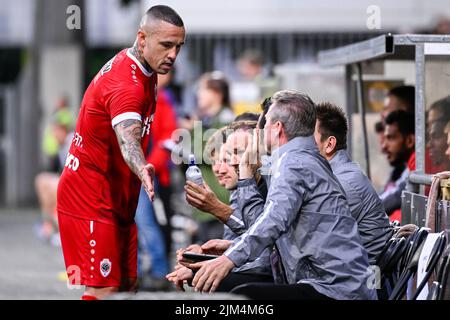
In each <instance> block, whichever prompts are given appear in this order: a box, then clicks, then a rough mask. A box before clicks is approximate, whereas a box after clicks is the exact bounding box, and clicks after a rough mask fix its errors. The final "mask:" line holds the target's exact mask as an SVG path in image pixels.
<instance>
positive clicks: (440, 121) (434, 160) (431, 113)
mask: <svg viewBox="0 0 450 320" xmlns="http://www.w3.org/2000/svg"><path fill="white" fill-rule="evenodd" d="M448 121H450V96H447V97H445V98H443V99H439V100H437V101H435V102H434V103H433V104H431V106H430V108H429V109H428V111H427V153H426V160H425V171H426V173H430V174H432V173H437V172H442V171H446V170H448V169H449V168H450V161H449V160H448V159H447V157H446V156H445V150H446V149H447V137H446V136H445V133H444V129H445V126H446V124H447V122H448Z"/></svg>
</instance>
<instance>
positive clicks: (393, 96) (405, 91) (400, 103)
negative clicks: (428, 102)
mask: <svg viewBox="0 0 450 320" xmlns="http://www.w3.org/2000/svg"><path fill="white" fill-rule="evenodd" d="M414 106H415V89H414V87H413V86H399V87H394V88H392V89H391V90H390V91H389V93H388V94H387V96H386V99H385V101H384V107H383V110H382V111H381V113H380V116H381V120H380V121H378V122H377V123H375V132H376V133H377V136H378V140H379V142H380V147H381V146H382V145H383V141H384V127H385V119H386V116H387V115H388V114H389V113H391V112H392V111H396V110H404V111H407V112H410V113H412V114H414ZM381 152H383V153H384V152H385V150H383V149H382V148H381ZM403 169H404V168H397V170H401V171H402V170H403Z"/></svg>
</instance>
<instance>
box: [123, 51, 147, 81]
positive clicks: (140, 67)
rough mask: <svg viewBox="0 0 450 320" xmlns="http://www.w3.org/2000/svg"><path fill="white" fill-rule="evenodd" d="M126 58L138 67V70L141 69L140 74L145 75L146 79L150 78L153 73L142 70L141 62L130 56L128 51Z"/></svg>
mask: <svg viewBox="0 0 450 320" xmlns="http://www.w3.org/2000/svg"><path fill="white" fill-rule="evenodd" d="M127 56H128V58H130V59H131V60H133V61H134V62H135V63H136V64H137V65H138V66H139V69H141V71H142V73H143V74H145V75H146V76H147V77H150V76H151V75H152V74H153V72H148V70H147V69H145V68H144V66H143V65H142V64H141V62H140V61H139V60H138V59H136V57H135V56H133V55H132V54H131V52H130V49H128V50H127Z"/></svg>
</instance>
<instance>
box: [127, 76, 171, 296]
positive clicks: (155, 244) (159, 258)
mask: <svg viewBox="0 0 450 320" xmlns="http://www.w3.org/2000/svg"><path fill="white" fill-rule="evenodd" d="M170 79H171V73H170V72H169V73H167V74H165V75H162V74H159V75H158V100H157V104H156V111H155V120H156V121H154V122H153V127H152V138H151V140H150V144H149V146H148V148H147V150H145V151H146V152H147V154H148V155H147V161H148V162H149V163H151V164H153V166H154V167H155V200H154V202H153V203H155V202H156V201H158V200H161V201H162V203H163V209H164V210H162V211H163V212H161V213H162V214H163V215H164V219H162V220H163V222H164V223H163V224H160V222H159V221H158V219H157V215H156V213H155V207H154V205H153V203H152V202H151V201H150V199H149V197H148V196H147V194H146V192H145V190H144V189H143V188H141V192H140V195H139V203H138V207H137V209H136V217H135V220H136V224H137V227H138V240H139V255H138V257H139V259H138V260H139V274H140V278H141V281H140V282H141V283H140V287H141V288H142V289H143V290H149V291H157V290H166V289H168V285H167V281H166V280H165V275H166V274H167V273H168V272H169V254H170V252H171V245H172V239H171V238H172V234H171V233H172V228H171V217H172V207H171V202H170V197H171V194H172V190H171V185H170V182H171V181H170V170H171V159H170V153H169V151H168V150H166V149H165V148H164V146H163V143H164V142H165V141H166V140H169V139H170V138H171V136H172V132H173V131H174V130H175V129H176V116H175V111H174V106H173V102H172V100H171V98H170V95H169V94H168V92H167V91H166V90H165V87H166V86H167V85H168V83H169V82H170ZM158 119H160V120H162V119H164V121H158ZM143 252H145V253H147V254H148V255H149V256H150V261H151V267H150V270H149V272H148V273H147V274H144V273H143V272H144V270H142V254H143Z"/></svg>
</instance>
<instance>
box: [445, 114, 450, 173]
mask: <svg viewBox="0 0 450 320" xmlns="http://www.w3.org/2000/svg"><path fill="white" fill-rule="evenodd" d="M445 133H446V134H447V150H446V151H445V154H446V155H447V157H448V159H449V160H450V121H449V122H447V125H446V126H445ZM447 169H450V168H447Z"/></svg>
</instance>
